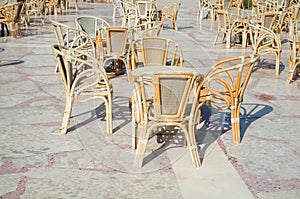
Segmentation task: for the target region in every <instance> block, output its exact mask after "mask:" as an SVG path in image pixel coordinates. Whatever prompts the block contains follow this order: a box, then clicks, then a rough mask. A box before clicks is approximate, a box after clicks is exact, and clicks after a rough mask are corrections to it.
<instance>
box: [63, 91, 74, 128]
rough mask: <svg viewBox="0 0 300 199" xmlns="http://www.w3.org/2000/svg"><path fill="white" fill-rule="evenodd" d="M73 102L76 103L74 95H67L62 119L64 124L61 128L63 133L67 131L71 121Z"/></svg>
mask: <svg viewBox="0 0 300 199" xmlns="http://www.w3.org/2000/svg"><path fill="white" fill-rule="evenodd" d="M73 103H74V97H71V96H67V98H66V107H65V111H64V116H63V121H62V125H61V128H60V132H61V133H62V134H66V133H67V130H68V125H69V121H70V117H71V113H72V106H73Z"/></svg>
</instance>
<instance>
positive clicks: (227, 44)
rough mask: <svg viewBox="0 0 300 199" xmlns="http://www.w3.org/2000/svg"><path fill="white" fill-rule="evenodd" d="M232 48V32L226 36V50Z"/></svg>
mask: <svg viewBox="0 0 300 199" xmlns="http://www.w3.org/2000/svg"><path fill="white" fill-rule="evenodd" d="M230 47H231V32H230V31H229V32H228V34H226V48H230Z"/></svg>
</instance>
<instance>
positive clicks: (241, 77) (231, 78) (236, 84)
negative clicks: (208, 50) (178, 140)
mask: <svg viewBox="0 0 300 199" xmlns="http://www.w3.org/2000/svg"><path fill="white" fill-rule="evenodd" d="M257 60H258V57H257V56H249V55H248V56H242V57H236V58H229V59H225V60H222V61H219V62H217V63H216V64H214V66H213V67H211V68H210V69H209V70H208V71H207V72H206V74H205V78H204V81H203V85H201V86H200V87H199V88H198V91H197V92H200V98H199V101H200V104H199V110H200V111H201V107H202V106H203V105H208V106H211V107H213V108H216V109H218V110H221V111H224V110H228V109H230V110H231V125H232V130H231V131H232V141H233V142H234V143H240V141H241V137H240V109H241V106H242V102H243V97H244V92H245V90H246V87H247V84H248V81H249V79H250V76H251V74H252V69H253V67H254V66H255V64H256V62H257ZM200 115H201V114H199V116H200ZM199 119H200V118H199ZM199 122H200V120H199Z"/></svg>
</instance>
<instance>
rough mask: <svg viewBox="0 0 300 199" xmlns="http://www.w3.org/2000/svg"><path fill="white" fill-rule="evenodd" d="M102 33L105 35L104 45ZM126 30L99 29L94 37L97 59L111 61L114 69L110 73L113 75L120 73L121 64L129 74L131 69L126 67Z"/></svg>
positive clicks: (122, 28) (121, 28) (113, 28)
mask: <svg viewBox="0 0 300 199" xmlns="http://www.w3.org/2000/svg"><path fill="white" fill-rule="evenodd" d="M103 33H105V35H106V42H105V43H104V42H103V40H104V37H103ZM128 38H129V36H128V29H127V28H124V27H112V26H111V27H106V28H99V29H98V31H97V36H96V49H97V58H98V59H99V60H101V62H103V65H104V66H105V64H106V63H107V62H108V61H113V62H114V63H115V67H113V68H112V70H113V71H111V72H112V73H114V74H118V73H120V72H121V73H122V74H123V71H122V68H121V66H122V63H123V64H124V65H125V68H126V71H127V72H128V73H129V74H130V71H131V69H130V68H129V65H128V60H129V59H128V54H127V53H128V48H127V47H128ZM118 61H120V62H118Z"/></svg>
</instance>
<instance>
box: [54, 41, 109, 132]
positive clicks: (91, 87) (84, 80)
mask: <svg viewBox="0 0 300 199" xmlns="http://www.w3.org/2000/svg"><path fill="white" fill-rule="evenodd" d="M52 50H53V53H54V54H55V57H56V60H57V63H58V66H59V71H60V73H61V77H62V80H63V84H64V87H65V94H66V106H65V111H64V116H63V121H62V126H61V129H60V130H61V133H63V134H66V133H67V129H68V124H69V119H70V116H71V113H72V107H73V104H74V100H76V101H77V102H86V101H89V100H95V99H101V100H103V101H104V105H105V113H106V114H105V117H106V123H107V134H108V135H111V134H112V85H111V84H110V83H109V80H108V78H107V75H106V72H105V70H104V69H103V66H102V65H101V63H100V62H99V61H98V60H96V59H95V58H94V57H92V56H90V55H89V54H87V53H85V52H83V51H80V50H76V49H73V48H68V47H65V46H59V45H54V46H53V47H52Z"/></svg>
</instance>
